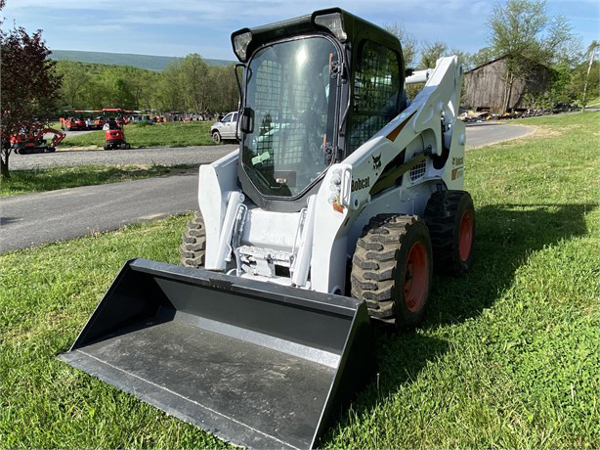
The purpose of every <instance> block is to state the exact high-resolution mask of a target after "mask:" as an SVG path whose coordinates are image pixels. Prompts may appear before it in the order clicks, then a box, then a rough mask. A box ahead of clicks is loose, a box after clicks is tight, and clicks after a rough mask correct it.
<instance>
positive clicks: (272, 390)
mask: <svg viewBox="0 0 600 450" xmlns="http://www.w3.org/2000/svg"><path fill="white" fill-rule="evenodd" d="M58 358H59V359H61V360H62V361H65V362H67V363H68V364H70V365H71V366H73V367H75V368H78V369H81V370H83V371H85V372H87V373H89V374H90V375H93V376H96V377H98V378H100V379H101V380H103V381H105V382H107V383H109V384H111V385H113V386H116V387H118V388H119V389H122V390H124V391H126V392H129V393H132V394H134V395H136V396H137V397H139V398H140V399H142V400H144V401H146V402H148V403H150V404H152V405H155V406H157V407H159V408H160V409H162V410H164V411H166V412H167V413H169V414H171V415H173V416H175V417H178V418H180V419H182V420H185V421H187V422H190V423H192V424H194V425H196V426H198V427H200V428H203V429H204V430H206V431H208V432H210V433H213V434H215V435H217V436H219V437H220V438H222V439H224V440H226V441H230V442H232V443H235V444H239V445H244V446H246V447H251V448H314V447H315V446H316V445H318V443H319V438H320V437H321V436H322V434H323V433H324V432H325V431H326V430H327V428H328V426H329V425H330V424H331V420H332V419H335V418H336V417H337V416H338V415H339V413H340V412H341V411H343V408H344V407H345V406H346V405H347V403H348V402H349V401H351V400H352V398H353V397H354V396H355V394H356V392H357V391H358V390H360V389H361V388H362V387H363V386H364V385H365V384H366V383H367V382H368V381H369V380H370V379H371V377H372V376H373V375H374V373H375V371H376V359H375V355H374V344H373V334H372V330H371V326H370V323H369V317H368V314H367V308H366V305H365V304H364V302H359V301H357V300H354V299H351V298H348V297H342V296H337V295H326V294H320V293H317V292H312V291H304V290H300V289H295V288H289V287H282V286H278V285H275V284H271V283H261V282H256V281H252V280H245V279H241V278H238V277H232V276H227V275H222V274H218V273H214V272H209V271H205V270H199V269H192V268H186V267H179V266H173V265H169V264H163V263H157V262H152V261H147V260H142V259H137V260H133V261H130V262H128V263H126V264H125V266H124V267H123V269H122V270H121V272H120V273H119V275H118V276H117V278H116V279H115V281H114V283H113V284H112V286H111V287H110V289H109V290H108V292H107V293H106V295H105V296H104V299H103V300H102V301H101V302H100V304H99V305H98V307H97V308H96V310H95V311H94V313H93V314H92V316H91V318H90V319H89V321H88V323H87V324H86V325H85V327H84V328H83V331H82V332H81V333H80V334H79V337H78V338H77V340H76V341H75V343H74V344H73V346H72V347H71V349H70V351H68V352H66V353H63V354H61V355H59V356H58Z"/></svg>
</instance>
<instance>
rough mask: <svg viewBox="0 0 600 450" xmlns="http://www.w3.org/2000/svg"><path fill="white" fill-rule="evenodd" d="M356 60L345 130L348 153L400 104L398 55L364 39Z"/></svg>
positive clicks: (387, 120)
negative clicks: (350, 103)
mask: <svg viewBox="0 0 600 450" xmlns="http://www.w3.org/2000/svg"><path fill="white" fill-rule="evenodd" d="M358 59H359V61H358V67H357V69H356V75H355V77H354V92H353V97H352V116H351V117H350V123H349V129H348V139H349V144H348V149H349V153H351V152H353V151H354V150H356V149H357V148H358V147H360V146H361V145H362V144H364V143H365V142H366V141H367V140H369V139H370V138H371V137H372V136H373V135H374V134H375V133H377V132H378V131H379V130H381V128H383V126H384V125H385V124H386V123H388V122H389V121H390V120H391V119H393V118H394V117H395V116H396V115H397V114H398V113H399V106H400V90H401V86H400V72H399V67H400V62H399V61H398V54H397V53H396V52H394V51H392V50H390V49H388V48H387V47H384V46H382V45H379V44H376V43H375V42H372V41H364V43H363V44H362V48H361V49H360V51H359V57H358Z"/></svg>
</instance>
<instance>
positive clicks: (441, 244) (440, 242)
mask: <svg viewBox="0 0 600 450" xmlns="http://www.w3.org/2000/svg"><path fill="white" fill-rule="evenodd" d="M465 196H468V198H469V199H470V200H471V202H472V199H471V196H470V194H469V193H468V192H466V191H459V190H456V191H440V192H434V193H433V194H432V195H431V197H430V198H429V201H428V202H427V207H426V208H425V213H424V217H423V218H424V220H425V223H426V224H427V228H428V229H429V235H430V237H431V248H432V251H433V260H434V268H435V270H436V272H438V273H441V274H452V275H455V276H459V275H462V273H463V272H464V271H463V270H461V269H460V268H458V267H456V263H455V260H454V254H455V253H456V252H457V251H458V250H457V249H456V248H454V245H455V242H454V233H455V223H456V213H457V210H458V209H459V205H460V203H461V201H462V199H463V198H464V197H465Z"/></svg>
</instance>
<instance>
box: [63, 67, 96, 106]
mask: <svg viewBox="0 0 600 450" xmlns="http://www.w3.org/2000/svg"><path fill="white" fill-rule="evenodd" d="M56 73H57V74H58V75H59V76H60V77H61V80H62V81H61V86H60V94H61V95H62V97H63V99H64V102H65V106H66V107H67V108H69V109H79V108H85V106H86V105H85V104H84V99H83V92H84V90H85V87H86V86H87V84H88V83H89V82H90V75H89V72H88V70H86V67H85V66H84V65H83V64H80V63H76V62H73V61H59V62H58V63H57V64H56Z"/></svg>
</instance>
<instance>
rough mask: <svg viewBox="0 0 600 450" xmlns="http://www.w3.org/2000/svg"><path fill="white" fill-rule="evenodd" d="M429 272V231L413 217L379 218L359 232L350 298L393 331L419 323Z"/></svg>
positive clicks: (391, 216) (426, 293) (426, 294)
mask: <svg viewBox="0 0 600 450" xmlns="http://www.w3.org/2000/svg"><path fill="white" fill-rule="evenodd" d="M432 274H433V267H432V252H431V241H430V238H429V232H428V230H427V226H426V225H425V222H423V220H421V219H420V218H418V217H417V216H403V215H392V214H379V215H377V216H375V217H374V218H372V219H371V220H370V222H369V224H368V225H367V226H366V227H365V228H364V229H363V233H362V235H361V237H360V238H359V240H358V243H357V246H356V251H355V253H354V258H353V260H352V276H351V286H352V296H353V297H355V298H357V299H360V300H365V301H366V303H367V308H368V311H369V315H370V316H371V317H372V318H373V319H375V320H377V321H380V322H384V323H388V324H393V325H395V326H396V328H412V327H415V326H416V325H418V324H419V323H420V322H421V320H422V318H423V313H424V311H425V307H426V305H427V300H428V297H429V291H430V287H431V278H432Z"/></svg>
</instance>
